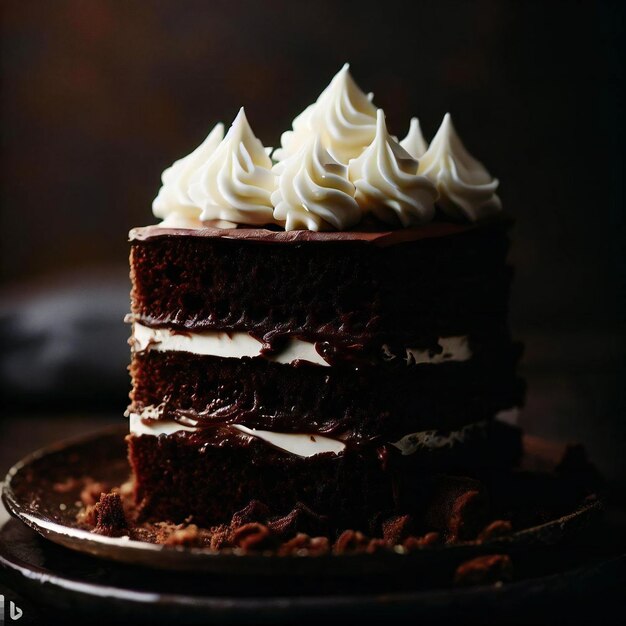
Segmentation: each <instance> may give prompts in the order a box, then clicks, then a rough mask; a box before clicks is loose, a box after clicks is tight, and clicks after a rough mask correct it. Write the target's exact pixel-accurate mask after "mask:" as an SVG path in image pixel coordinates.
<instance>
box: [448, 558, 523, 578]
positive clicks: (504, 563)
mask: <svg viewBox="0 0 626 626" xmlns="http://www.w3.org/2000/svg"><path fill="white" fill-rule="evenodd" d="M512 578H513V564H512V562H511V558H510V557H509V556H508V555H507V554H487V555H485V556H479V557H476V558H475V559H470V560H469V561H465V562H464V563H461V565H459V566H458V567H457V568H456V572H455V573H454V583H455V584H457V585H485V584H494V583H498V582H504V581H509V580H511V579H512Z"/></svg>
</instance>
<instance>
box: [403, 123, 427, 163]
mask: <svg viewBox="0 0 626 626" xmlns="http://www.w3.org/2000/svg"><path fill="white" fill-rule="evenodd" d="M400 145H401V146H402V147H403V148H404V149H405V150H406V151H407V152H408V153H409V154H410V155H411V156H412V157H413V158H414V159H420V158H421V157H422V155H423V154H424V153H425V152H426V150H428V142H427V141H426V140H425V139H424V135H422V129H421V127H420V122H419V120H418V119H417V118H416V117H412V118H411V123H410V125H409V132H408V134H407V136H406V137H405V138H404V139H403V140H402V141H401V142H400Z"/></svg>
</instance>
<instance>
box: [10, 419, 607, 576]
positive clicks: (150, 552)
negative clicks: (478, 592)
mask: <svg viewBox="0 0 626 626" xmlns="http://www.w3.org/2000/svg"><path fill="white" fill-rule="evenodd" d="M126 430H127V428H126V426H125V425H120V426H119V427H117V426H116V427H114V428H108V429H106V430H102V431H99V432H96V433H94V434H91V435H87V436H83V437H81V438H78V439H74V440H71V441H65V442H61V443H58V444H56V445H53V446H50V447H47V448H44V449H42V450H38V451H37V452H34V453H32V454H30V455H29V456H27V457H26V458H24V459H23V460H22V461H20V462H19V463H17V464H16V465H15V466H14V467H12V468H11V470H9V472H8V474H7V477H6V479H5V482H4V486H3V491H2V497H3V500H4V503H5V505H6V507H7V509H8V510H9V511H10V512H11V513H12V514H13V515H14V516H15V517H17V518H18V519H20V520H21V521H22V522H24V523H25V524H27V525H28V526H30V527H31V528H32V529H34V530H35V531H37V532H38V533H39V534H40V535H42V536H43V537H45V538H47V539H49V540H51V541H53V542H55V543H57V544H60V545H62V546H65V547H67V548H71V549H72V550H77V551H79V552H83V553H86V554H90V555H93V556H97V557H102V558H106V559H112V560H115V561H119V562H124V563H131V564H135V565H141V566H146V567H151V568H158V569H167V570H178V571H182V570H186V571H204V572H210V573H216V574H219V573H221V574H229V575H243V576H259V575H264V574H267V573H268V572H271V574H272V575H274V576H281V575H282V576H316V577H319V576H332V577H337V576H354V575H359V574H362V573H364V572H367V573H370V574H378V575H383V576H384V575H385V574H387V573H389V572H394V575H396V576H397V575H398V574H399V573H402V572H404V573H406V574H410V575H411V577H412V579H413V580H415V581H417V580H418V579H419V578H420V576H424V577H427V578H428V579H429V580H431V581H432V580H433V579H434V578H436V577H437V575H438V574H440V575H441V576H442V577H443V578H444V579H447V580H450V577H451V576H452V574H453V572H454V569H455V568H456V566H457V565H458V564H459V563H460V562H462V561H464V560H467V559H469V558H473V557H475V556H478V555H480V554H493V553H508V554H510V555H514V554H517V555H528V554H530V553H541V554H546V553H547V552H549V550H550V549H551V548H553V547H554V546H558V545H562V544H564V543H568V542H571V541H572V540H574V539H575V538H576V537H577V536H578V535H580V533H581V532H583V531H584V530H585V529H587V528H588V527H589V526H590V524H592V523H593V522H594V521H595V520H596V519H597V518H598V515H597V514H598V512H599V510H600V504H599V502H598V501H596V500H594V501H591V502H586V503H584V502H583V503H579V504H578V505H576V506H573V507H572V510H571V512H570V513H568V514H567V515H564V516H561V517H559V518H558V519H554V520H551V521H547V522H545V523H543V524H541V525H538V526H534V527H532V528H526V529H524V530H520V531H517V532H515V533H512V534H510V535H508V536H506V537H502V538H498V539H494V540H491V541H487V542H484V543H482V544H475V543H464V544H455V545H450V546H446V545H443V546H432V547H427V548H423V549H421V550H417V551H414V552H411V553H409V554H404V553H394V552H389V553H377V554H347V555H327V556H296V555H294V556H287V557H285V556H280V557H279V556H276V555H271V554H258V555H250V554H246V555H243V554H232V553H231V554H225V553H216V552H212V551H210V550H208V549H202V548H189V547H182V546H162V545H155V544H152V543H147V542H142V541H135V540H131V539H129V538H128V537H117V538H113V537H106V536H102V535H97V534H93V533H90V532H89V531H86V530H84V529H82V528H79V526H78V524H77V523H76V519H75V518H76V514H77V512H78V510H79V508H80V503H79V492H80V488H81V487H80V486H77V487H75V488H73V489H67V490H63V493H60V492H59V491H58V490H56V491H55V489H54V488H53V485H55V484H58V483H64V482H67V481H68V480H70V481H71V479H80V478H84V477H87V476H89V477H91V478H92V479H94V480H97V481H102V482H104V483H107V484H109V485H119V484H122V483H123V482H124V481H126V480H127V478H128V474H129V468H128V463H127V460H126V447H125V442H124V436H125V434H126ZM68 484H71V483H68Z"/></svg>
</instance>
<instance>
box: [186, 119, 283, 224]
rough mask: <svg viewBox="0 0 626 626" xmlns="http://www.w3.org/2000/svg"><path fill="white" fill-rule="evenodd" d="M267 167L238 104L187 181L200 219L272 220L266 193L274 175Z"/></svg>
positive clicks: (269, 165) (266, 159) (264, 153)
mask: <svg viewBox="0 0 626 626" xmlns="http://www.w3.org/2000/svg"><path fill="white" fill-rule="evenodd" d="M271 168H272V161H271V159H270V158H269V156H268V155H267V151H266V150H265V148H264V147H263V144H262V143H261V142H260V141H259V140H258V139H257V138H256V136H255V135H254V133H253V132H252V129H251V128H250V124H249V123H248V120H247V119H246V114H245V112H244V110H243V107H242V108H241V109H240V111H239V113H238V115H237V117H236V118H235V121H234V122H233V124H232V126H231V127H230V129H229V131H228V133H227V134H226V137H224V139H223V140H222V142H221V143H220V144H219V146H217V148H216V149H215V151H214V152H213V154H212V155H211V157H210V158H209V160H208V161H207V162H206V163H204V164H203V165H202V166H201V167H200V168H199V169H198V170H196V172H195V173H194V174H193V176H192V177H191V179H190V181H189V197H190V198H191V199H192V201H193V203H194V204H195V205H196V206H197V207H200V209H201V213H200V219H201V220H203V221H206V220H214V219H216V220H227V221H230V222H236V223H238V224H255V225H264V224H270V223H273V222H274V218H273V216H272V202H271V200H270V197H271V194H272V192H273V191H274V189H275V188H276V177H275V175H274V174H273V173H272V171H271Z"/></svg>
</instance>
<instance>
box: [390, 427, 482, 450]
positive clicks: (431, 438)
mask: <svg viewBox="0 0 626 626" xmlns="http://www.w3.org/2000/svg"><path fill="white" fill-rule="evenodd" d="M486 426H487V421H486V420H482V421H480V422H474V423H473V424H467V426H463V428H461V429H460V430H454V431H452V432H450V433H448V434H447V435H441V434H439V431H437V430H423V431H421V432H418V433H411V434H410V435H406V436H404V437H402V439H400V440H398V441H396V442H395V443H392V444H391V445H392V446H395V447H396V448H398V450H400V452H402V455H403V456H407V455H409V454H414V453H415V452H417V451H418V450H419V449H420V448H445V447H450V448H451V447H452V446H453V445H455V444H457V443H463V442H464V441H465V440H466V439H467V437H468V436H470V435H471V434H472V433H473V432H476V431H481V430H484V429H485V428H486Z"/></svg>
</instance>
